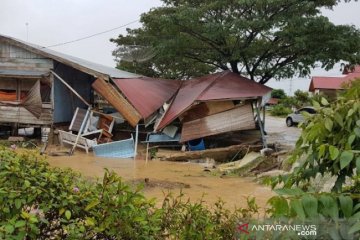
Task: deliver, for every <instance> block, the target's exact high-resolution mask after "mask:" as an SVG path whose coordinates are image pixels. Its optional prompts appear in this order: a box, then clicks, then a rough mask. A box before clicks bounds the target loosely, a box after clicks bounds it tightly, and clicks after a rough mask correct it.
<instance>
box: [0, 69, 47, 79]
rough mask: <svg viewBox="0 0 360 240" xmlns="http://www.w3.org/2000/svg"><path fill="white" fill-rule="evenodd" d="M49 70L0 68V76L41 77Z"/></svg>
mask: <svg viewBox="0 0 360 240" xmlns="http://www.w3.org/2000/svg"><path fill="white" fill-rule="evenodd" d="M48 74H49V72H41V71H33V70H8V69H0V76H1V75H2V76H24V77H41V76H45V75H48Z"/></svg>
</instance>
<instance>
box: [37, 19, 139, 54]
mask: <svg viewBox="0 0 360 240" xmlns="http://www.w3.org/2000/svg"><path fill="white" fill-rule="evenodd" d="M139 20H140V19H136V20H134V21H131V22H128V23H126V24H124V25H121V26H119V27H115V28H112V29H109V30H106V31H102V32H98V33H95V34H91V35H88V36H85V37H81V38H78V39H75V40H71V41H67V42H63V43H57V44H54V45H50V46H46V47H43V48H50V47H57V46H62V45H66V44H69V43H74V42H79V41H82V40H85V39H89V38H92V37H96V36H99V35H101V34H104V33H108V32H112V31H114V30H117V29H120V28H123V27H126V26H129V25H131V24H133V23H136V22H138V21H139Z"/></svg>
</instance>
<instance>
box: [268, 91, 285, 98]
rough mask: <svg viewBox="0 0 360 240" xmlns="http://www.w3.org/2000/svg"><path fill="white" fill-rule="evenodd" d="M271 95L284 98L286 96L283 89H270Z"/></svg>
mask: <svg viewBox="0 0 360 240" xmlns="http://www.w3.org/2000/svg"><path fill="white" fill-rule="evenodd" d="M271 97H272V98H279V99H284V98H286V93H285V92H284V90H283V89H273V90H272V91H271Z"/></svg>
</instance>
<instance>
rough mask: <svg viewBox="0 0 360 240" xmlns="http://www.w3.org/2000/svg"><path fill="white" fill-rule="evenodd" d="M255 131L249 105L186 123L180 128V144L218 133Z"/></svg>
mask: <svg viewBox="0 0 360 240" xmlns="http://www.w3.org/2000/svg"><path fill="white" fill-rule="evenodd" d="M249 129H255V121H254V114H253V111H252V108H251V104H246V105H243V106H239V107H236V108H234V109H231V110H228V111H225V112H221V113H217V114H213V115H210V116H207V117H204V118H200V119H196V120H193V121H190V122H186V123H184V124H183V126H182V132H181V142H186V141H189V140H193V139H198V138H202V137H206V136H212V135H216V134H220V133H225V132H231V131H238V130H249Z"/></svg>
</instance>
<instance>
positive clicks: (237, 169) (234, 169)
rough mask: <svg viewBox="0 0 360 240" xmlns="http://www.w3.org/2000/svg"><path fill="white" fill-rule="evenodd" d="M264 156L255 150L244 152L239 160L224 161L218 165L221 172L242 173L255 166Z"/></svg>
mask: <svg viewBox="0 0 360 240" xmlns="http://www.w3.org/2000/svg"><path fill="white" fill-rule="evenodd" d="M264 160H265V158H264V157H263V156H262V155H261V154H260V153H257V152H250V153H248V154H246V155H245V156H244V157H243V158H242V159H241V160H238V161H235V162H230V163H224V164H221V165H219V166H218V169H219V170H220V172H223V173H236V174H239V175H243V174H244V173H247V172H249V171H251V170H252V169H254V168H256V167H257V166H258V165H259V164H260V163H261V162H263V161H264Z"/></svg>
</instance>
